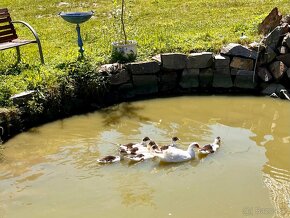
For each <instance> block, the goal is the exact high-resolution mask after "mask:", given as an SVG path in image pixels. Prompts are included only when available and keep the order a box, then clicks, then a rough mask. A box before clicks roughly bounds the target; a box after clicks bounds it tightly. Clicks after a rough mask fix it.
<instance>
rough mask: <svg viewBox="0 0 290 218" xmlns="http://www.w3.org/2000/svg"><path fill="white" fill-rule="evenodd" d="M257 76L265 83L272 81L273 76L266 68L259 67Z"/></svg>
mask: <svg viewBox="0 0 290 218" xmlns="http://www.w3.org/2000/svg"><path fill="white" fill-rule="evenodd" d="M257 72H258V73H257V74H258V76H259V77H260V79H261V80H262V81H263V82H269V81H271V80H272V78H273V76H272V75H271V73H270V72H269V70H268V69H267V68H266V67H258V69H257Z"/></svg>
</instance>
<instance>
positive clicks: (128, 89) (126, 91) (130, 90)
mask: <svg viewBox="0 0 290 218" xmlns="http://www.w3.org/2000/svg"><path fill="white" fill-rule="evenodd" d="M119 94H120V95H121V97H122V98H124V99H130V98H134V97H135V90H134V86H133V84H132V83H125V84H122V85H120V87H119Z"/></svg>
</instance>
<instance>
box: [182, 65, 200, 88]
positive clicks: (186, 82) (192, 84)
mask: <svg viewBox="0 0 290 218" xmlns="http://www.w3.org/2000/svg"><path fill="white" fill-rule="evenodd" d="M198 78H199V69H192V68H191V69H184V70H183V71H182V76H181V79H180V82H179V85H180V86H181V88H184V89H188V88H196V87H198V86H199V79H198Z"/></svg>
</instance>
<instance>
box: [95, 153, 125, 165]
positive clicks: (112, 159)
mask: <svg viewBox="0 0 290 218" xmlns="http://www.w3.org/2000/svg"><path fill="white" fill-rule="evenodd" d="M121 159H123V158H122V155H120V156H113V155H108V156H106V157H103V158H101V159H98V160H97V162H98V163H101V164H108V163H115V162H119V161H121Z"/></svg>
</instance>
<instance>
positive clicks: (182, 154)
mask: <svg viewBox="0 0 290 218" xmlns="http://www.w3.org/2000/svg"><path fill="white" fill-rule="evenodd" d="M194 148H199V145H198V143H197V142H192V143H191V144H190V145H189V146H188V149H187V150H186V151H184V150H181V149H178V148H175V149H167V150H165V151H164V152H163V153H153V155H154V156H156V157H158V158H159V159H160V161H162V162H167V163H178V162H184V161H189V160H191V159H193V158H195V151H194Z"/></svg>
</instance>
